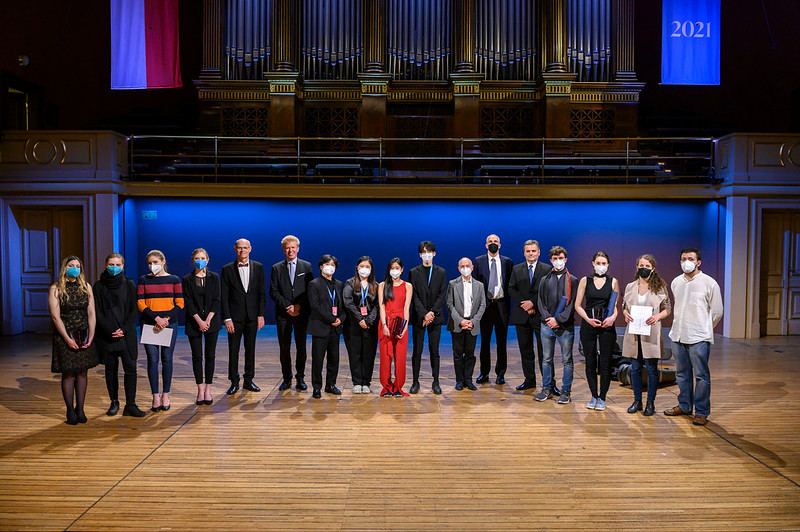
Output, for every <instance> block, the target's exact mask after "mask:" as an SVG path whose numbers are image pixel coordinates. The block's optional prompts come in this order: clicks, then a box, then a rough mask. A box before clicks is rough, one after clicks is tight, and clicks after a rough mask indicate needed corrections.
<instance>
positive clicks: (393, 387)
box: [378, 282, 408, 397]
mask: <svg viewBox="0 0 800 532" xmlns="http://www.w3.org/2000/svg"><path fill="white" fill-rule="evenodd" d="M407 284H408V283H406V282H403V284H401V285H400V286H392V290H393V291H394V299H386V298H384V306H385V309H386V325H387V326H388V327H389V330H390V331H391V329H392V324H393V323H394V319H395V318H397V317H399V318H400V319H402V318H403V309H404V308H405V304H406V290H407V288H406V285H407ZM378 339H379V342H380V351H381V367H380V377H381V384H382V385H383V390H381V395H383V394H384V393H386V392H389V393H395V392H396V391H398V390H399V391H400V393H402V394H403V396H405V397H408V394H407V393H406V392H404V391H403V384H405V382H406V351H407V350H408V330H406V333H405V334H404V335H403V337H402V338H395V337H392V336H388V337H387V336H384V334H383V326H380V327H378ZM392 359H394V381H392V374H391V372H392V368H391V366H392Z"/></svg>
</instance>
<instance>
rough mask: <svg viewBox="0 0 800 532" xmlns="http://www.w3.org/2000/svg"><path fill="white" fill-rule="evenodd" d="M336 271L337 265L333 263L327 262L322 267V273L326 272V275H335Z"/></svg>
mask: <svg viewBox="0 0 800 532" xmlns="http://www.w3.org/2000/svg"><path fill="white" fill-rule="evenodd" d="M335 271H336V266H333V265H332V264H326V265H325V266H323V267H322V273H324V274H325V275H333V273H334V272H335Z"/></svg>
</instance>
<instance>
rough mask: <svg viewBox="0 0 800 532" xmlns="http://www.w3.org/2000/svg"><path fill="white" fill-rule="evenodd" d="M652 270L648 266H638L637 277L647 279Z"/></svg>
mask: <svg viewBox="0 0 800 532" xmlns="http://www.w3.org/2000/svg"><path fill="white" fill-rule="evenodd" d="M652 271H653V270H650V269H648V268H639V271H638V272H637V273H638V274H639V277H641V278H642V279H647V278H648V277H650V273H651V272H652Z"/></svg>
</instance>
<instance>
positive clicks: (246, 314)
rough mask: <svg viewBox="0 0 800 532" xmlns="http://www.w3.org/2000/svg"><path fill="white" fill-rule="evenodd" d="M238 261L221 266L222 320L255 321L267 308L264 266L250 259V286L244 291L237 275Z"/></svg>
mask: <svg viewBox="0 0 800 532" xmlns="http://www.w3.org/2000/svg"><path fill="white" fill-rule="evenodd" d="M237 264H238V261H233V262H230V263H228V264H226V265H225V266H223V267H222V276H221V277H222V290H221V294H220V300H221V301H220V303H221V308H222V316H221V317H222V321H225V320H228V319H230V320H233V321H235V322H239V323H241V322H245V321H256V320H257V319H258V318H259V316H262V317H263V316H264V315H265V314H266V309H267V293H266V290H265V288H264V266H262V265H261V263H260V262H256V261H254V260H252V259H251V260H250V286H249V290H248V291H247V292H245V291H244V286H242V280H241V278H240V277H239V268H238V267H237Z"/></svg>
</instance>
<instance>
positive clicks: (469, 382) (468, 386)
mask: <svg viewBox="0 0 800 532" xmlns="http://www.w3.org/2000/svg"><path fill="white" fill-rule="evenodd" d="M464 386H466V388H467V390H472V391H473V392H474V391H475V390H477V389H478V387H477V386H475V385H474V384H472V381H467V382H466V383H464Z"/></svg>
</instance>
